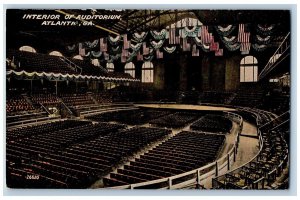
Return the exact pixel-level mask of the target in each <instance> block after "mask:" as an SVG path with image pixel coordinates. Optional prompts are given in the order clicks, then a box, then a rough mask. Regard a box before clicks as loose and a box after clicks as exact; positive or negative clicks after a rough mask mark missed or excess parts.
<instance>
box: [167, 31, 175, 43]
mask: <svg viewBox="0 0 300 200" xmlns="http://www.w3.org/2000/svg"><path fill="white" fill-rule="evenodd" d="M169 44H176V29H175V28H170V30H169Z"/></svg>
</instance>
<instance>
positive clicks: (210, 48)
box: [209, 42, 219, 51]
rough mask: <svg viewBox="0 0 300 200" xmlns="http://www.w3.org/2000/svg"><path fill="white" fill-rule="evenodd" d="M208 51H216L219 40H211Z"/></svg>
mask: <svg viewBox="0 0 300 200" xmlns="http://www.w3.org/2000/svg"><path fill="white" fill-rule="evenodd" d="M209 50H210V51H218V50H219V42H212V43H210V46H209Z"/></svg>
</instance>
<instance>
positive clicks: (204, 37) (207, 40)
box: [201, 26, 211, 44]
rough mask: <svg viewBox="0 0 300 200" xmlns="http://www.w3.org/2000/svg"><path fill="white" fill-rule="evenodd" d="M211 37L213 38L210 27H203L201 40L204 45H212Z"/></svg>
mask: <svg viewBox="0 0 300 200" xmlns="http://www.w3.org/2000/svg"><path fill="white" fill-rule="evenodd" d="M210 36H211V34H209V32H208V27H207V26H202V29H201V39H202V42H203V43H204V44H208V43H210V39H211V38H210Z"/></svg>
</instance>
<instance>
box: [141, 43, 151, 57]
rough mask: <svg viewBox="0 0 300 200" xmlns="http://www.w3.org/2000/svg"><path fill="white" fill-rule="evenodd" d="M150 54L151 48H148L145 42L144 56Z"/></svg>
mask: <svg viewBox="0 0 300 200" xmlns="http://www.w3.org/2000/svg"><path fill="white" fill-rule="evenodd" d="M149 53H150V49H149V47H147V44H146V42H143V55H148V54H149Z"/></svg>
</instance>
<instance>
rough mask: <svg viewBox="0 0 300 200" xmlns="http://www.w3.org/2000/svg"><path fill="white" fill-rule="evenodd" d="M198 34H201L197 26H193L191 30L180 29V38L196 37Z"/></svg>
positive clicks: (186, 28)
mask: <svg viewBox="0 0 300 200" xmlns="http://www.w3.org/2000/svg"><path fill="white" fill-rule="evenodd" d="M199 32H201V28H200V27H199V26H194V27H193V28H192V29H189V28H188V27H184V28H183V29H181V34H182V38H185V37H196V36H198V33H199Z"/></svg>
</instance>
